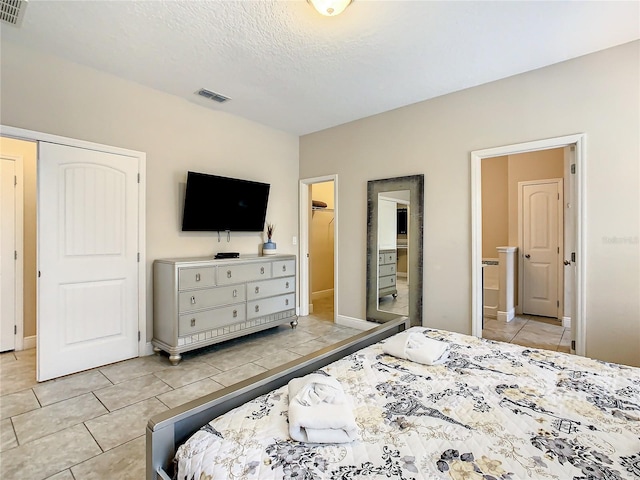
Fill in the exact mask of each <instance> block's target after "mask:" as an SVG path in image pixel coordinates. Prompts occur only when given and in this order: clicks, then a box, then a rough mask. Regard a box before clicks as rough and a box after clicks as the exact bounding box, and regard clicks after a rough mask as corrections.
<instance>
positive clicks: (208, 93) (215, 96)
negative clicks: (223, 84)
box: [196, 88, 231, 103]
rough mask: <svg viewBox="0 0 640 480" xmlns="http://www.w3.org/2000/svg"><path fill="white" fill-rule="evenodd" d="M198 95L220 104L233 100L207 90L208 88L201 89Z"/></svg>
mask: <svg viewBox="0 0 640 480" xmlns="http://www.w3.org/2000/svg"><path fill="white" fill-rule="evenodd" d="M196 93H197V94H198V95H200V96H201V97H204V98H208V99H209V100H213V101H214V102H218V103H224V102H226V101H227V100H231V99H230V98H229V97H225V96H224V95H220V94H219V93H216V92H212V91H211V90H207V89H206V88H201V89H200V90H198V91H197V92H196Z"/></svg>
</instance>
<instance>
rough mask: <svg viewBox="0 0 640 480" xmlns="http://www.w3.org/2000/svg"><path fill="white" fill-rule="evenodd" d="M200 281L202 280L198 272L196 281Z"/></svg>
mask: <svg viewBox="0 0 640 480" xmlns="http://www.w3.org/2000/svg"><path fill="white" fill-rule="evenodd" d="M199 281H200V274H199V273H196V282H199Z"/></svg>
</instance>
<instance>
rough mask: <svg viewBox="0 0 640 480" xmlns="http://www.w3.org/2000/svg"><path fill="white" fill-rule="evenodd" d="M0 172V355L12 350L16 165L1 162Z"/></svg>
mask: <svg viewBox="0 0 640 480" xmlns="http://www.w3.org/2000/svg"><path fill="white" fill-rule="evenodd" d="M1 160H2V166H1V168H0V198H1V199H2V205H1V208H0V225H1V227H2V230H1V231H0V352H6V351H7V350H14V349H15V333H14V332H15V331H14V328H15V323H16V261H15V251H16V243H15V239H16V229H15V227H16V198H15V192H16V189H15V184H14V178H15V162H14V161H12V160H8V159H4V158H3V159H1Z"/></svg>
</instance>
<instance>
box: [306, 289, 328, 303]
mask: <svg viewBox="0 0 640 480" xmlns="http://www.w3.org/2000/svg"><path fill="white" fill-rule="evenodd" d="M332 295H333V288H329V289H327V290H318V291H317V292H311V301H313V300H319V299H320V298H326V297H330V296H332Z"/></svg>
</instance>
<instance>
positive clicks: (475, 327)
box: [470, 133, 587, 356]
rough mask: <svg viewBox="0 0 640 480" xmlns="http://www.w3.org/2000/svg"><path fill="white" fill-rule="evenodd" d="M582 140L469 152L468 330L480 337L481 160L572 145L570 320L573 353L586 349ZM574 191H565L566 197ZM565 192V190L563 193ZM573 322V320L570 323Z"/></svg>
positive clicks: (570, 138)
mask: <svg viewBox="0 0 640 480" xmlns="http://www.w3.org/2000/svg"><path fill="white" fill-rule="evenodd" d="M586 142H587V136H586V134H584V133H577V134H572V135H566V136H562V137H554V138H547V139H543V140H535V141H531V142H524V143H517V144H512V145H506V146H502V147H494V148H488V149H484V150H474V151H472V152H471V155H470V160H471V332H472V334H473V335H474V336H476V337H482V266H481V262H482V183H481V182H482V168H481V164H482V160H483V159H485V158H491V157H499V156H503V155H515V154H518V153H526V152H533V151H537V150H548V149H551V148H563V147H567V146H572V145H574V146H575V165H576V170H575V171H576V173H575V189H576V191H575V198H576V205H575V210H574V220H575V224H574V227H575V231H576V237H575V253H576V262H575V267H576V275H575V279H574V282H575V285H574V286H575V288H574V290H573V292H574V295H575V304H576V311H575V312H573V318H572V321H571V328H572V332H573V329H575V335H576V337H575V338H576V348H575V350H576V353H577V354H578V355H583V356H584V355H585V350H586V334H587V332H586V316H585V315H586V298H585V294H586V264H585V262H586V258H587V251H586V211H587V204H586V178H587V175H586V164H587V162H586V155H587V152H586ZM573 193H574V192H569V193H568V195H569V196H570V197H572V196H573ZM565 195H567V192H565ZM574 322H575V323H574Z"/></svg>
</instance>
